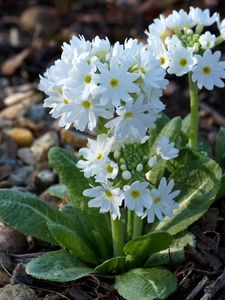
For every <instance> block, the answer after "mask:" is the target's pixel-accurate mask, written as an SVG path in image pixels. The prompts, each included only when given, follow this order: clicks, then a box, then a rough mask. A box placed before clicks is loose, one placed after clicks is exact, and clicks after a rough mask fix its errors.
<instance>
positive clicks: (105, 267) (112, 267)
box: [93, 256, 126, 274]
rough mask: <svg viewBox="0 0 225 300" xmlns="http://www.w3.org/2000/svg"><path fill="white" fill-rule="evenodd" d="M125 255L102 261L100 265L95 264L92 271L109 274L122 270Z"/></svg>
mask: <svg viewBox="0 0 225 300" xmlns="http://www.w3.org/2000/svg"><path fill="white" fill-rule="evenodd" d="M125 259H126V256H117V257H113V258H111V259H108V260H106V261H104V262H103V263H102V264H101V265H99V266H97V267H96V268H95V269H94V270H93V272H94V273H101V274H109V273H112V272H119V271H123V269H124V265H125Z"/></svg>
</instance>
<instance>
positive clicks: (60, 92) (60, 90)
mask: <svg viewBox="0 0 225 300" xmlns="http://www.w3.org/2000/svg"><path fill="white" fill-rule="evenodd" d="M56 91H57V93H59V94H60V95H62V93H63V90H62V88H61V87H60V86H59V87H57V89H56Z"/></svg>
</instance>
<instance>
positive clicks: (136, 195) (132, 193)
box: [131, 191, 141, 199]
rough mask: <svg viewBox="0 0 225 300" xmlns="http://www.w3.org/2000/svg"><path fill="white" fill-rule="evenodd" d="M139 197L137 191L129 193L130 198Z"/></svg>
mask: <svg viewBox="0 0 225 300" xmlns="http://www.w3.org/2000/svg"><path fill="white" fill-rule="evenodd" d="M140 195H141V193H140V192H139V191H132V192H131V196H132V197H133V198H135V199H136V198H138V197H140Z"/></svg>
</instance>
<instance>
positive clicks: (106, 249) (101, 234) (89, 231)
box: [63, 205, 112, 260]
mask: <svg viewBox="0 0 225 300" xmlns="http://www.w3.org/2000/svg"><path fill="white" fill-rule="evenodd" d="M63 212H64V213H65V214H67V215H69V216H70V217H71V218H72V219H73V220H76V222H77V223H79V224H78V225H77V227H79V228H81V229H82V232H83V233H82V236H83V237H85V240H88V241H89V242H90V244H91V246H92V249H95V252H96V253H98V257H101V258H102V259H103V260H105V259H108V258H110V257H112V233H111V226H110V220H109V216H108V214H101V213H99V212H98V211H97V210H95V209H86V210H82V209H80V208H75V207H71V206H69V205H67V206H65V207H64V209H63Z"/></svg>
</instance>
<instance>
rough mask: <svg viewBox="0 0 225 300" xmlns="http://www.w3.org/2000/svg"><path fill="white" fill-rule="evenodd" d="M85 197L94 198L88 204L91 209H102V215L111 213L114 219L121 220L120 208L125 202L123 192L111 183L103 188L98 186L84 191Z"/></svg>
mask: <svg viewBox="0 0 225 300" xmlns="http://www.w3.org/2000/svg"><path fill="white" fill-rule="evenodd" d="M83 195H84V196H86V197H90V198H93V199H92V200H90V201H89V202H88V206H89V207H100V213H103V214H104V213H107V212H110V214H111V215H112V219H113V220H115V219H116V218H118V219H120V216H121V214H120V206H121V205H122V202H123V191H122V190H121V189H119V188H114V187H113V186H112V185H111V183H109V182H107V183H106V184H102V186H96V187H93V188H91V189H87V190H84V192H83Z"/></svg>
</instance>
